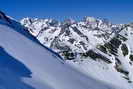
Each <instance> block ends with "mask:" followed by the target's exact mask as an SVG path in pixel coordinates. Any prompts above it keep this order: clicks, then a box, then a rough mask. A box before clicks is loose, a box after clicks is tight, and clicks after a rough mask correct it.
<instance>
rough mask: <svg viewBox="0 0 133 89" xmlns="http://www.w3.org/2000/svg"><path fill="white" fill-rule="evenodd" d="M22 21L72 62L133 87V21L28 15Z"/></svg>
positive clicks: (126, 88) (89, 72) (100, 77)
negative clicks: (35, 16)
mask: <svg viewBox="0 0 133 89" xmlns="http://www.w3.org/2000/svg"><path fill="white" fill-rule="evenodd" d="M21 24H22V25H23V26H25V27H26V28H27V30H28V31H29V33H31V34H32V35H33V36H34V37H36V38H37V39H38V40H39V41H40V43H41V44H43V45H44V46H47V47H49V48H51V49H52V50H54V51H55V52H57V53H58V54H59V55H61V56H62V57H63V58H64V59H65V60H66V62H67V63H68V64H70V65H71V66H73V67H74V68H75V69H77V70H79V71H81V72H82V73H84V74H86V75H87V76H91V77H95V78H96V79H98V80H100V81H104V82H106V83H109V84H112V85H115V86H121V87H122V88H124V89H132V88H133V84H132V81H133V66H132V63H133V46H132V44H133V24H132V23H130V24H112V23H111V22H109V21H108V20H106V19H102V20H101V19H95V18H93V17H85V18H84V19H83V20H82V21H79V22H76V21H74V20H72V19H67V20H65V21H64V22H59V21H56V20H53V19H37V18H35V19H33V18H24V19H22V20H21Z"/></svg>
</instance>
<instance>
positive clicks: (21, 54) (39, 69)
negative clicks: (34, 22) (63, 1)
mask: <svg viewBox="0 0 133 89" xmlns="http://www.w3.org/2000/svg"><path fill="white" fill-rule="evenodd" d="M9 20H10V19H9ZM22 29H23V27H21V25H19V24H17V23H16V22H15V21H14V20H10V22H8V21H7V20H6V19H3V18H2V19H0V89H125V88H122V87H120V86H114V85H112V84H108V83H105V82H103V81H99V80H97V79H95V78H93V77H90V76H86V75H85V74H83V73H81V72H79V71H77V70H76V69H74V68H72V67H71V66H69V65H67V64H66V63H62V61H61V59H60V58H59V57H58V56H57V55H56V54H54V53H53V52H51V51H49V50H48V49H46V47H43V46H42V45H40V44H39V43H38V42H37V41H36V40H35V39H34V38H32V37H31V36H30V35H29V34H25V32H23V31H21V30H22ZM128 89H129V88H128Z"/></svg>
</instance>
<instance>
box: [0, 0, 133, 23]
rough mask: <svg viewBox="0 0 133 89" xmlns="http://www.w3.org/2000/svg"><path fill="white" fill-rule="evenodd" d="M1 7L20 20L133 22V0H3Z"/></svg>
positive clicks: (0, 2) (0, 3)
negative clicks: (86, 19)
mask: <svg viewBox="0 0 133 89" xmlns="http://www.w3.org/2000/svg"><path fill="white" fill-rule="evenodd" d="M0 9H1V10H2V11H4V12H5V13H6V14H8V15H9V16H12V17H14V18H16V19H18V20H20V19H21V18H23V17H39V18H54V19H57V20H63V19H65V18H73V19H76V20H79V19H82V18H83V17H84V16H93V17H97V18H107V19H109V20H110V21H112V22H113V23H128V22H133V0H1V1H0Z"/></svg>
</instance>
